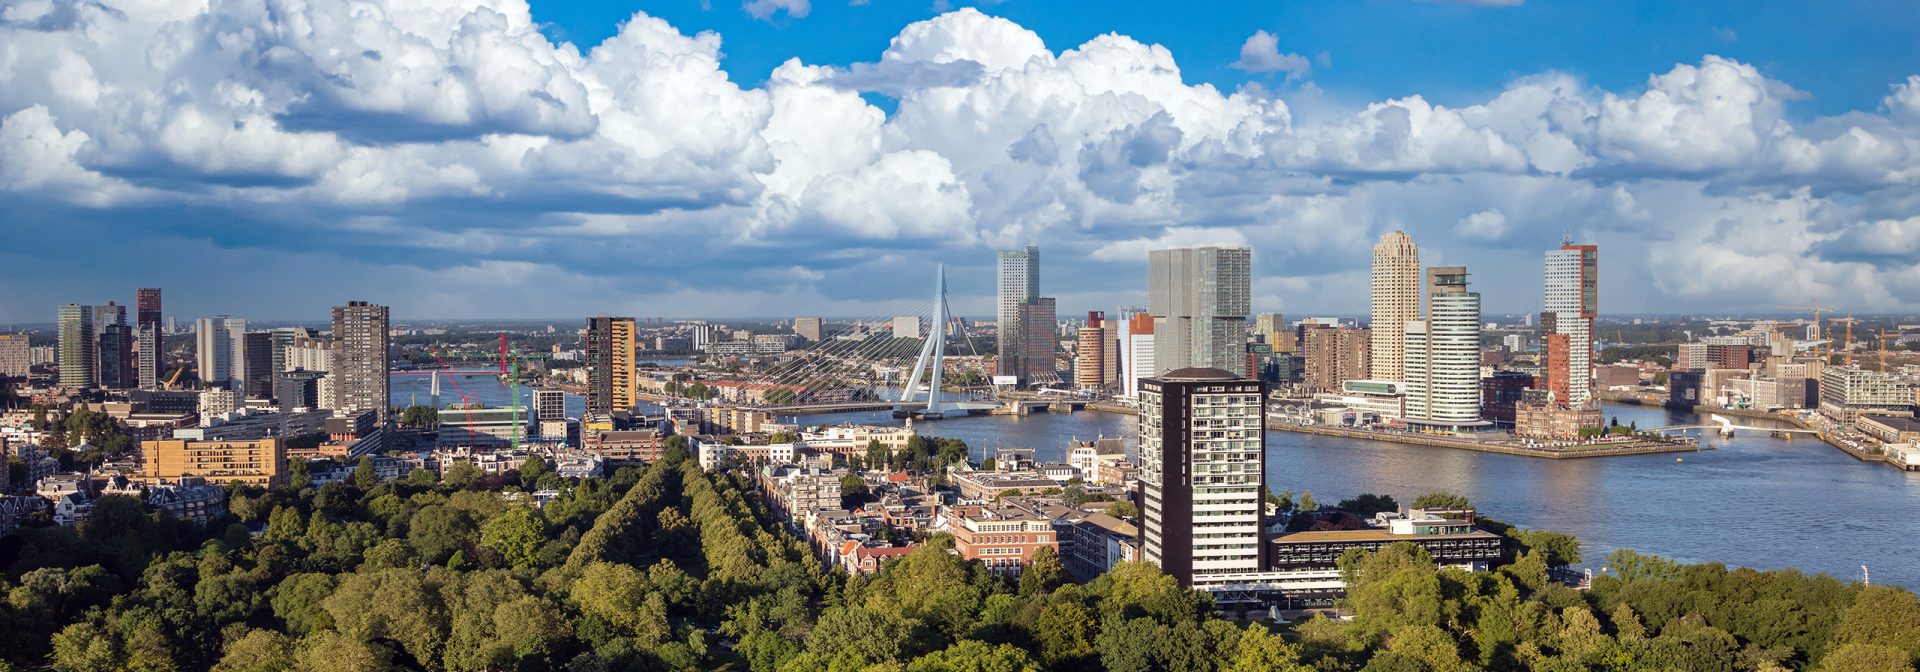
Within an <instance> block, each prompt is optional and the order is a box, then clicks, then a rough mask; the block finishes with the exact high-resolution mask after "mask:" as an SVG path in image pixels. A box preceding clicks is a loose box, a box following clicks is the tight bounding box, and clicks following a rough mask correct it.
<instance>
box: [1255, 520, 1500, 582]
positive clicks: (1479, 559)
mask: <svg viewBox="0 0 1920 672" xmlns="http://www.w3.org/2000/svg"><path fill="white" fill-rule="evenodd" d="M1398 542H1407V543H1411V544H1413V545H1416V546H1419V547H1420V548H1422V549H1425V550H1426V551H1427V554H1428V555H1430V556H1432V557H1433V561H1434V563H1435V564H1437V565H1439V566H1440V567H1442V568H1453V569H1461V570H1465V571H1470V572H1482V571H1487V570H1488V569H1491V568H1492V566H1493V563H1496V562H1499V560H1500V554H1501V548H1502V541H1501V537H1500V535H1497V534H1494V533H1492V532H1488V531H1486V530H1482V529H1480V528H1478V527H1475V526H1474V514H1473V511H1472V510H1470V509H1469V510H1449V511H1425V510H1421V509H1414V510H1412V511H1411V512H1409V514H1408V515H1407V516H1406V517H1400V516H1397V515H1396V516H1393V517H1392V518H1390V519H1389V520H1388V523H1387V527H1385V528H1368V529H1364V530H1327V531H1312V532H1295V533H1293V534H1285V535H1281V536H1277V537H1274V538H1273V542H1272V544H1270V546H1271V548H1270V553H1271V559H1270V562H1271V564H1272V566H1273V568H1274V569H1289V570H1303V569H1332V568H1337V567H1339V566H1340V557H1341V556H1343V555H1346V553H1347V551H1349V550H1352V549H1356V548H1357V549H1360V550H1364V551H1368V552H1372V551H1378V550H1380V548H1381V547H1384V546H1386V545H1387V544H1392V543H1398Z"/></svg>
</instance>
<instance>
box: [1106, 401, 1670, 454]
mask: <svg viewBox="0 0 1920 672" xmlns="http://www.w3.org/2000/svg"><path fill="white" fill-rule="evenodd" d="M1087 410H1091V411H1100V412H1102V413H1115V414H1120V415H1135V414H1136V412H1135V411H1134V410H1133V409H1132V408H1128V407H1126V406H1120V405H1116V404H1087ZM1265 425H1266V429H1268V430H1270V431H1277V432H1293V433H1296V434H1316V435H1320V436H1333V437H1340V438H1346V439H1358V440H1362V441H1381V442H1385V443H1399V444H1405V445H1411V446H1434V447H1439V448H1453V449H1457V450H1472V451H1476V452H1482V453H1497V454H1501V455H1515V456H1519V457H1538V458H1544V459H1549V460H1569V459H1582V458H1594V457H1625V456H1629V455H1662V454H1667V453H1692V452H1698V451H1699V450H1700V447H1699V446H1698V445H1696V444H1670V443H1653V442H1645V441H1641V442H1633V443H1626V444H1621V445H1618V446H1596V447H1587V448H1581V449H1575V450H1554V449H1548V448H1529V447H1524V446H1507V445H1500V444H1490V443H1482V442H1479V441H1469V440H1466V439H1456V438H1450V437H1444V436H1432V435H1419V434H1400V433H1389V432H1373V431H1367V430H1360V429H1347V428H1343V427H1318V426H1313V425H1295V424H1291V423H1285V422H1276V421H1274V420H1272V419H1271V418H1269V419H1267V420H1266V421H1265Z"/></svg>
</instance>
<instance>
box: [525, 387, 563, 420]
mask: <svg viewBox="0 0 1920 672" xmlns="http://www.w3.org/2000/svg"><path fill="white" fill-rule="evenodd" d="M533 419H534V420H535V421H538V422H545V421H548V420H565V419H567V393H566V392H562V391H560V390H534V391H533Z"/></svg>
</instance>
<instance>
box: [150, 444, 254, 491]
mask: <svg viewBox="0 0 1920 672" xmlns="http://www.w3.org/2000/svg"><path fill="white" fill-rule="evenodd" d="M140 457H141V460H140V477H141V479H143V480H146V481H149V482H154V481H162V480H167V481H178V480H180V479H183V478H194V477H198V478H204V479H206V480H207V481H209V482H213V483H227V482H239V483H245V484H247V485H258V486H265V487H273V486H276V485H279V484H281V483H282V482H283V481H284V480H285V479H286V473H287V451H286V447H285V445H284V444H283V443H282V442H281V440H280V439H259V440H256V441H188V440H184V439H171V440H161V441H143V442H141V443H140Z"/></svg>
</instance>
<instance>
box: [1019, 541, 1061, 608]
mask: <svg viewBox="0 0 1920 672" xmlns="http://www.w3.org/2000/svg"><path fill="white" fill-rule="evenodd" d="M1066 580H1067V571H1066V568H1065V567H1062V566H1061V565H1060V554H1059V553H1058V552H1056V551H1054V550H1053V547H1052V546H1041V547H1040V548H1039V549H1037V550H1035V551H1034V552H1033V556H1032V557H1031V558H1028V560H1027V566H1026V567H1025V568H1023V569H1022V570H1021V571H1020V594H1021V595H1023V596H1028V597H1031V596H1034V595H1045V594H1047V593H1050V592H1053V589H1055V588H1059V587H1060V584H1063V583H1066Z"/></svg>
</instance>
